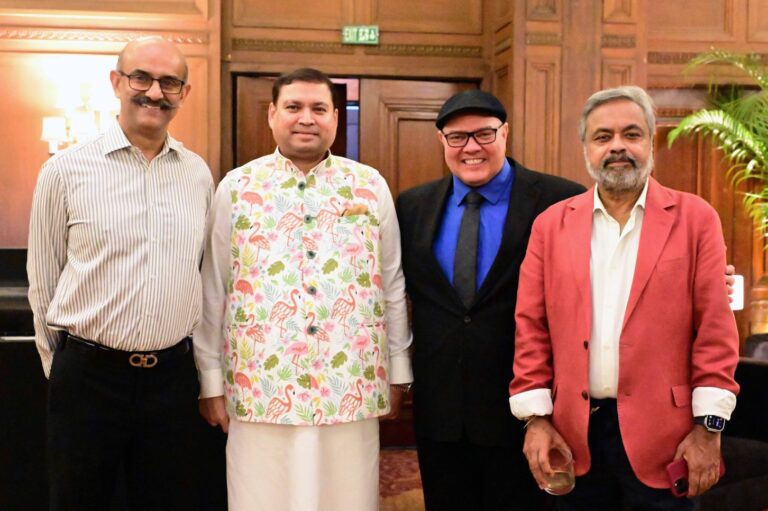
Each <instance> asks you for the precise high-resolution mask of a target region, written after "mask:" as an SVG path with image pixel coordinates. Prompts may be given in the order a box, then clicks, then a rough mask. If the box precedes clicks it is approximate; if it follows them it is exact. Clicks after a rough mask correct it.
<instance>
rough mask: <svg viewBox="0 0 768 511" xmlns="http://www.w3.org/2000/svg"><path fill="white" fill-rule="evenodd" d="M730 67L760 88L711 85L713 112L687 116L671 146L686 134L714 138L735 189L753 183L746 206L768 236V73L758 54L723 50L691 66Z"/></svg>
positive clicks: (672, 136) (671, 135) (674, 132)
mask: <svg viewBox="0 0 768 511" xmlns="http://www.w3.org/2000/svg"><path fill="white" fill-rule="evenodd" d="M705 64H728V65H730V66H732V67H734V68H736V69H738V70H740V71H742V72H743V73H744V74H746V75H747V76H748V77H749V78H751V79H752V80H753V81H754V82H755V83H756V84H757V86H758V87H759V90H757V91H753V90H749V89H747V88H745V87H740V86H733V85H731V86H728V87H725V88H723V87H718V86H716V85H712V86H711V87H712V94H711V100H712V107H711V108H706V109H702V110H699V111H697V112H694V113H693V114H691V115H689V116H688V117H685V118H684V119H683V120H682V121H680V124H679V125H678V126H677V127H676V128H675V129H674V130H672V131H671V132H670V133H669V138H668V140H669V145H670V146H671V145H672V143H673V142H674V141H675V140H676V139H677V138H678V137H680V136H681V135H691V134H694V133H700V134H702V135H704V136H708V137H711V139H712V140H713V141H714V142H715V144H716V145H717V147H718V148H719V149H720V150H721V151H722V152H723V154H724V155H725V157H726V159H727V160H728V161H729V163H730V165H731V167H730V169H729V170H728V173H729V175H730V177H731V179H732V180H733V182H734V184H740V183H742V182H744V181H747V182H749V184H750V185H751V186H750V191H749V192H747V193H745V194H744V207H745V208H746V211H747V213H748V214H749V215H750V216H751V217H752V218H754V219H755V221H756V224H757V225H758V226H759V229H761V231H762V232H763V233H764V234H765V233H766V232H767V229H768V68H766V67H765V66H763V64H762V62H761V60H760V57H759V56H757V55H740V54H735V53H730V52H726V51H720V50H712V51H709V52H706V53H702V54H700V55H698V56H697V57H695V58H694V59H693V60H692V61H691V64H690V65H691V66H693V67H696V66H701V65H705Z"/></svg>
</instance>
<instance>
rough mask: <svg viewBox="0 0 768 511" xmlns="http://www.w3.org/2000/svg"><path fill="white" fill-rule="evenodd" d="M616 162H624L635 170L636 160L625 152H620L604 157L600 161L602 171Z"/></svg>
mask: <svg viewBox="0 0 768 511" xmlns="http://www.w3.org/2000/svg"><path fill="white" fill-rule="evenodd" d="M616 162H626V163H629V164H630V165H632V168H635V169H636V168H637V160H636V159H635V158H634V157H632V156H631V155H630V154H628V153H626V152H620V153H616V154H611V155H609V156H606V157H605V159H604V160H603V161H602V167H603V169H606V168H607V167H608V165H609V164H611V163H616Z"/></svg>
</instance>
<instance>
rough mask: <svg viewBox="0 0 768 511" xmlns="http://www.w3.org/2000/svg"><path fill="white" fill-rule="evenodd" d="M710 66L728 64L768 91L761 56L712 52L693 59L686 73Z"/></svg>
mask: <svg viewBox="0 0 768 511" xmlns="http://www.w3.org/2000/svg"><path fill="white" fill-rule="evenodd" d="M710 64H726V65H729V66H731V67H735V68H736V69H739V70H740V71H742V72H743V73H744V74H746V75H747V76H748V77H750V78H751V79H752V80H754V81H755V82H756V83H757V84H758V85H759V86H760V88H761V89H768V73H766V70H765V67H764V66H763V64H762V61H761V60H760V56H759V55H754V54H746V55H744V54H740V53H732V52H729V51H723V50H710V51H708V52H704V53H702V54H700V55H697V56H696V57H694V58H693V59H691V62H690V63H689V64H688V66H687V67H686V71H690V70H692V69H694V68H697V67H700V66H704V65H710Z"/></svg>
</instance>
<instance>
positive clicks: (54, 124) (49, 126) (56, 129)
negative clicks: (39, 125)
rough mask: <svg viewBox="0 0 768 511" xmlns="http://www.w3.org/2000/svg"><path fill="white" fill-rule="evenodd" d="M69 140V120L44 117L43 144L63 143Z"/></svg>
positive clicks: (41, 138) (41, 136)
mask: <svg viewBox="0 0 768 511" xmlns="http://www.w3.org/2000/svg"><path fill="white" fill-rule="evenodd" d="M66 139H67V120H66V119H65V118H64V117H43V133H42V135H40V140H42V141H43V142H63V141H65V140H66Z"/></svg>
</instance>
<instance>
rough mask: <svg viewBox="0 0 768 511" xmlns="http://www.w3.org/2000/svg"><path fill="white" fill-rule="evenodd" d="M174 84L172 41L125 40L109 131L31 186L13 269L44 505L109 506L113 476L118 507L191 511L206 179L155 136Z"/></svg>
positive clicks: (168, 114)
mask: <svg viewBox="0 0 768 511" xmlns="http://www.w3.org/2000/svg"><path fill="white" fill-rule="evenodd" d="M187 73H188V69H187V64H186V62H185V59H184V56H183V55H182V53H181V52H180V51H179V49H178V48H176V47H175V46H174V45H173V44H172V43H170V42H167V41H165V40H163V39H161V38H157V37H155V38H144V39H139V40H136V41H133V42H131V43H129V44H128V45H127V46H126V47H125V48H124V49H123V50H122V52H121V53H120V56H119V58H118V61H117V67H116V69H115V70H114V71H111V72H110V80H111V82H112V86H113V88H114V91H115V95H116V96H117V97H118V98H119V99H120V115H119V117H118V120H117V122H116V123H114V124H113V125H112V126H111V127H110V128H108V129H107V130H106V131H105V132H104V133H101V134H99V135H97V136H95V137H93V138H91V139H88V140H85V141H82V142H80V143H78V144H76V145H74V146H72V147H70V148H69V149H67V150H66V151H63V152H61V153H59V154H57V155H55V156H54V157H52V158H51V159H50V160H48V161H47V162H46V163H45V165H44V166H43V168H42V170H41V172H40V176H39V178H38V182H37V186H36V188H35V194H34V199H33V204H32V215H31V222H30V234H29V257H28V262H27V271H28V274H29V283H30V288H29V301H30V304H31V306H32V309H33V312H34V318H35V336H36V342H37V348H38V351H39V353H40V358H41V360H42V364H43V370H44V372H45V374H46V376H47V377H49V379H50V382H49V398H48V418H47V427H48V439H47V440H48V460H49V474H50V498H51V509H57V510H58V509H61V510H69V509H71V510H75V509H77V510H85V509H108V508H109V503H110V501H111V499H112V493H113V489H114V487H115V481H116V478H117V473H118V469H119V467H120V466H121V465H122V466H124V467H125V470H126V482H127V491H128V498H129V501H130V502H131V505H132V507H134V508H137V509H142V510H148V509H163V510H167V509H178V508H183V509H191V508H192V506H193V505H194V502H190V503H188V504H186V501H187V500H190V499H191V497H190V495H191V494H192V492H190V491H189V490H190V485H191V483H190V481H191V478H190V474H188V472H189V470H190V468H189V467H190V466H191V464H190V463H189V462H188V460H187V458H185V457H186V456H189V453H191V452H192V451H193V449H192V448H191V445H190V427H191V425H193V424H194V420H195V417H196V412H197V396H198V383H197V377H196V371H195V365H194V360H193V357H192V352H191V341H190V339H189V337H188V336H189V335H190V333H191V332H192V330H193V328H194V327H195V326H196V324H197V322H198V317H199V314H200V297H201V282H200V274H199V271H198V267H199V263H200V259H201V254H202V247H203V235H204V230H205V218H206V215H207V213H208V210H209V207H210V203H211V199H212V193H213V180H212V178H211V174H210V171H209V169H208V167H207V165H206V163H205V162H204V161H203V159H202V158H200V157H199V156H198V155H196V154H194V153H192V152H190V151H188V150H187V149H185V148H184V147H183V146H182V144H181V143H179V142H178V141H176V140H174V139H173V138H172V137H170V136H169V135H168V131H167V129H168V124H169V123H170V121H171V119H173V118H174V116H175V115H176V113H177V112H178V109H179V107H181V105H182V104H183V103H184V101H185V100H186V98H187V96H188V95H189V92H190V85H189V84H188V83H187ZM185 504H186V505H185Z"/></svg>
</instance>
